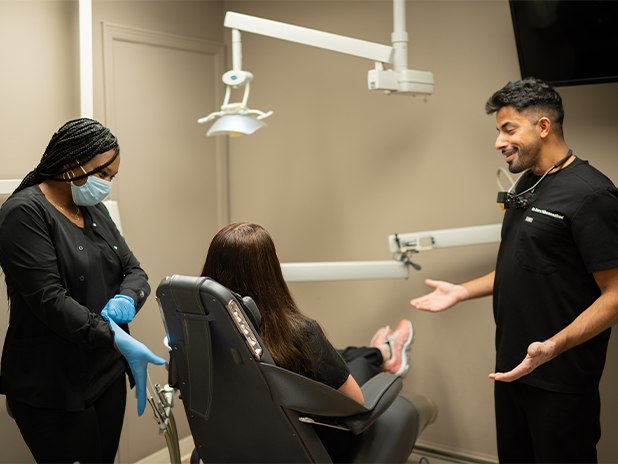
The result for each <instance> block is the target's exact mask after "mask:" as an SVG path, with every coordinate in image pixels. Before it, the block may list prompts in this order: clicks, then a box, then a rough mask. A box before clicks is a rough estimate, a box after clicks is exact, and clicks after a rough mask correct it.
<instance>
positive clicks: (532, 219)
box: [526, 216, 534, 222]
mask: <svg viewBox="0 0 618 464" xmlns="http://www.w3.org/2000/svg"><path fill="white" fill-rule="evenodd" d="M532 221H534V218H532V217H530V216H526V222H532Z"/></svg>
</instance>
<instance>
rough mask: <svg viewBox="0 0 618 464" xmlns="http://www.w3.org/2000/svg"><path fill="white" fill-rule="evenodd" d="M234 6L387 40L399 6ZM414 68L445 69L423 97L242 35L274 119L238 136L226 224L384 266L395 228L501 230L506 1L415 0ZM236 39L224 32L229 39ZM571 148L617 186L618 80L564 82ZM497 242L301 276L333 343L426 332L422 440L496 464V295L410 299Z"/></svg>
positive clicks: (419, 354) (421, 363) (409, 382)
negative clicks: (393, 275)
mask: <svg viewBox="0 0 618 464" xmlns="http://www.w3.org/2000/svg"><path fill="white" fill-rule="evenodd" d="M225 6H226V9H228V10H233V11H238V12H241V13H247V14H252V15H255V16H262V17H267V18H270V19H274V20H280V21H284V22H289V23H292V24H299V25H302V26H306V27H312V28H317V29H322V30H326V31H329V32H336V33H340V34H344V35H349V36H352V37H357V38H361V39H366V40H371V41H375V42H380V43H389V41H390V33H391V31H392V9H391V2H389V1H307V2H303V1H288V2H280V1H271V2H261V1H260V2H256V1H245V2H241V1H226V3H225ZM407 26H408V32H409V34H410V43H409V64H410V67H411V68H413V69H420V70H430V71H433V72H434V74H435V80H436V88H435V93H434V95H433V96H431V97H429V98H428V99H427V100H426V101H424V99H422V98H411V97H404V96H385V95H382V94H380V93H374V92H371V91H368V90H366V72H367V70H368V69H369V68H370V67H371V66H372V63H370V62H367V61H365V60H362V59H357V58H354V57H348V56H344V55H339V54H335V53H331V52H327V51H324V50H318V49H312V48H309V47H305V46H302V45H297V44H292V43H287V42H282V41H278V40H274V39H269V38H266V37H258V36H254V35H250V34H243V54H244V68H245V69H247V70H249V71H251V72H253V74H254V80H253V83H252V96H251V99H250V106H251V107H255V108H258V109H261V110H269V109H272V110H274V111H275V113H274V115H273V116H272V117H271V118H270V119H268V120H267V122H268V124H269V127H267V128H265V129H263V130H261V131H260V132H258V133H256V134H254V135H253V136H251V137H250V138H249V137H248V138H243V139H233V140H230V166H231V168H230V172H231V179H230V182H231V184H230V185H231V188H230V192H231V193H230V199H231V203H230V204H231V218H232V220H251V221H256V222H259V223H261V224H263V225H264V226H266V227H267V228H268V229H269V230H270V231H271V232H272V234H273V235H274V238H275V241H276V243H277V245H278V250H279V254H280V257H281V259H282V260H284V261H322V260H325V261H330V260H357V259H360V260H365V259H367V260H372V259H377V260H380V259H389V257H390V255H389V253H388V248H387V243H386V237H387V235H388V234H390V233H393V232H412V231H417V230H418V231H420V230H431V229H440V228H448V227H460V226H472V225H480V224H489V223H496V222H499V221H500V220H501V215H502V213H501V212H500V210H499V209H498V207H497V206H496V203H495V198H496V192H497V186H496V181H495V175H496V170H497V169H498V168H499V167H502V166H503V161H502V158H501V156H499V155H498V154H497V152H496V151H495V150H494V149H493V143H494V139H495V134H496V130H495V121H494V118H493V116H486V115H485V114H484V103H485V101H486V99H487V98H488V97H489V96H490V95H491V93H492V92H493V91H494V90H496V89H497V88H499V87H501V86H502V85H503V84H505V83H506V82H507V81H508V80H511V79H516V78H518V77H519V70H518V64H517V56H516V50H515V43H514V38H513V32H512V27H511V22H510V14H509V8H508V3H507V2H506V1H409V2H407ZM228 39H229V38H228ZM561 92H562V94H563V95H564V99H565V105H566V109H567V119H566V127H565V130H566V135H567V140H568V141H569V143H570V144H571V146H572V147H573V148H574V150H575V151H576V152H577V153H579V154H581V155H582V156H583V157H585V158H589V159H590V160H591V161H592V162H593V163H594V164H596V165H598V166H599V167H601V168H603V169H605V170H606V172H607V173H608V175H610V176H612V177H613V178H614V179H618V161H617V160H616V159H615V156H614V155H615V149H614V147H615V146H616V143H617V142H618V135H617V133H616V130H615V128H616V125H617V122H618V120H617V119H618V118H617V116H616V114H615V112H614V111H613V109H614V108H615V107H616V103H618V101H617V100H618V85H617V84H605V85H596V86H585V87H573V88H565V89H562V90H561ZM496 250H497V246H494V245H486V246H479V247H470V248H467V249H466V248H459V249H443V250H435V251H431V252H424V253H421V254H420V255H418V257H417V261H418V262H419V263H420V264H421V265H422V266H423V269H422V271H420V272H415V271H411V272H412V273H411V275H410V278H409V280H407V281H367V282H362V281H361V282H343V283H342V282H328V283H303V284H300V283H299V284H294V285H292V290H293V292H294V295H295V296H296V298H297V299H298V301H299V302H300V304H301V307H302V308H303V309H304V310H305V311H306V312H308V313H309V314H311V315H312V316H314V317H316V318H317V319H318V320H320V321H321V322H322V323H323V325H324V326H325V328H326V329H327V331H328V334H329V335H330V336H331V338H332V339H333V340H334V341H335V342H336V344H337V345H339V346H345V345H349V344H366V343H368V341H369V340H370V337H371V335H372V334H373V332H374V331H375V329H376V328H377V327H378V326H379V325H384V324H386V323H389V324H391V325H392V324H396V323H397V321H398V320H399V319H400V318H402V317H410V318H412V319H413V321H414V324H415V327H416V332H417V339H416V343H415V344H414V346H413V350H412V354H411V357H412V369H411V372H410V375H409V376H408V378H407V379H406V382H405V389H406V390H408V391H417V392H419V393H424V394H426V395H428V396H429V397H431V398H432V399H433V400H434V401H435V402H436V403H437V404H438V406H439V409H440V415H439V418H438V421H437V422H436V423H435V424H434V425H432V426H431V427H429V428H428V429H427V431H426V432H425V433H424V434H423V436H422V439H421V441H422V442H423V443H424V444H428V445H432V446H437V447H441V448H445V449H451V450H455V451H458V452H466V453H470V454H477V455H480V456H484V457H489V458H495V452H496V449H495V437H494V434H495V427H494V422H493V421H494V415H493V405H492V402H493V400H492V388H493V387H492V383H491V382H490V381H489V380H488V379H487V374H488V373H490V372H492V369H493V362H494V348H493V336H494V323H493V318H492V314H491V300H490V299H489V298H486V299H483V300H479V301H473V302H466V303H464V304H462V305H460V307H458V308H457V309H454V310H452V311H451V312H447V313H443V314H437V315H429V314H424V313H420V312H418V311H414V310H412V309H411V308H410V306H409V305H408V301H409V299H410V298H411V297H413V296H416V295H420V294H422V293H423V292H424V291H425V288H424V286H423V280H424V278H427V277H432V278H440V279H445V280H452V281H456V282H457V281H462V280H465V279H468V278H471V277H474V276H477V275H480V274H482V273H485V272H487V271H490V270H492V268H493V265H494V262H495V254H496ZM617 357H618V348H616V343H615V342H614V343H613V344H612V347H611V349H610V354H609V360H608V369H607V373H606V377H605V379H604V383H603V391H604V410H603V425H604V436H603V439H602V442H601V444H600V447H599V449H600V456H601V458H602V459H603V460H605V461H614V462H615V461H617V460H618V447H617V446H616V445H615V443H614V442H613V440H612V438H611V437H613V435H615V433H616V431H618V421H616V419H615V418H614V417H615V412H616V400H615V397H616V395H615V394H614V393H613V391H615V385H616V384H617V383H618V373H617V372H616V369H615V368H613V366H612V365H613V364H615V360H616V359H617Z"/></svg>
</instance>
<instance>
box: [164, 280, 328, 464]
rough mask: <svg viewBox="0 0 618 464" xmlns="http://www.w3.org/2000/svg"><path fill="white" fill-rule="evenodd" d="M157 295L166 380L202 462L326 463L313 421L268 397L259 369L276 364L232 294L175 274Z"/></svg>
mask: <svg viewBox="0 0 618 464" xmlns="http://www.w3.org/2000/svg"><path fill="white" fill-rule="evenodd" d="M157 299H158V301H159V305H160V308H161V310H162V314H163V318H164V321H165V325H166V330H167V336H168V340H169V345H170V347H171V351H170V385H172V386H174V387H176V388H178V389H179V390H180V394H181V398H182V402H183V405H184V408H185V411H186V415H187V419H188V422H189V426H190V428H191V434H192V435H193V439H194V441H195V447H196V450H197V453H198V454H199V456H200V458H201V460H202V461H203V462H329V461H330V458H329V455H328V453H327V452H326V450H325V449H324V446H323V445H322V443H321V441H320V440H319V438H318V437H317V435H316V433H315V431H314V429H313V427H312V426H311V425H309V424H304V423H302V422H300V421H299V420H298V417H299V415H298V414H297V413H295V412H294V411H291V410H289V409H287V408H282V407H280V406H278V405H277V403H276V401H273V395H272V393H271V390H270V388H269V386H268V382H267V379H266V378H265V375H264V372H263V368H266V369H267V370H268V369H269V368H270V370H272V369H275V370H276V369H278V368H276V367H275V366H273V364H274V363H273V362H272V359H271V358H270V355H269V354H268V352H267V351H266V350H265V348H264V345H263V343H262V341H261V340H260V338H259V336H258V335H257V331H256V330H255V327H254V326H253V324H252V322H251V319H249V317H247V314H246V313H245V311H244V310H243V308H242V306H241V304H239V301H238V300H237V299H236V298H235V297H234V295H233V294H232V292H230V291H229V290H228V289H227V288H225V287H223V286H222V285H220V284H218V283H217V282H215V281H214V280H212V279H209V278H206V277H188V276H180V275H174V276H171V277H167V278H165V279H164V280H163V281H162V282H161V283H160V285H159V287H158V288H157ZM316 383H317V382H316Z"/></svg>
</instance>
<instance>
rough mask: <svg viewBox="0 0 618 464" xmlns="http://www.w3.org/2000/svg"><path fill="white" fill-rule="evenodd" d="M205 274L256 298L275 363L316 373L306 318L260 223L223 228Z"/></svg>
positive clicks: (262, 330)
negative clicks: (294, 297) (286, 281)
mask: <svg viewBox="0 0 618 464" xmlns="http://www.w3.org/2000/svg"><path fill="white" fill-rule="evenodd" d="M202 276H206V277H210V278H212V279H214V280H216V281H217V282H219V283H220V284H221V285H223V286H225V287H227V288H229V289H230V290H232V291H234V292H236V293H238V294H240V295H242V296H250V297H251V298H253V300H254V301H255V303H256V304H257V306H258V308H259V309H260V312H261V315H262V322H261V326H260V337H261V338H262V340H263V341H264V343H265V344H266V347H267V348H268V351H269V352H270V354H271V356H272V357H273V359H274V360H275V362H276V363H277V365H279V366H281V367H284V368H286V369H289V370H292V371H295V372H298V373H301V374H304V373H307V372H310V371H313V370H314V368H313V365H314V361H313V360H312V359H311V358H310V356H309V354H308V353H309V352H310V351H309V350H308V346H307V343H308V342H307V326H308V321H309V319H308V318H306V317H305V316H304V315H303V314H302V313H301V312H300V311H299V309H298V307H297V306H296V303H295V302H294V299H293V298H292V295H291V293H290V290H289V289H288V286H287V284H286V283H285V280H284V279H283V274H282V272H281V263H280V262H279V258H278V257H277V252H276V250H275V244H274V243H273V240H272V238H271V237H270V235H269V233H268V232H267V231H266V230H265V229H264V228H263V227H262V226H260V225H258V224H251V223H234V224H230V225H228V226H226V227H224V228H223V229H221V230H220V231H219V232H217V234H216V235H215V236H214V238H213V239H212V242H211V243H210V247H209V248H208V255H207V256H206V262H205V263H204V268H203V269H202Z"/></svg>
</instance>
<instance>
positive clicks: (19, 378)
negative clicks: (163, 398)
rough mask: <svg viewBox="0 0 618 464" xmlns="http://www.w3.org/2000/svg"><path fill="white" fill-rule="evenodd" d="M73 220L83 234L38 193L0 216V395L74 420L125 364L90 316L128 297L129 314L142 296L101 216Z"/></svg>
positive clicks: (12, 203)
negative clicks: (6, 313)
mask: <svg viewBox="0 0 618 464" xmlns="http://www.w3.org/2000/svg"><path fill="white" fill-rule="evenodd" d="M81 211H82V214H83V216H84V220H85V227H84V228H83V229H81V228H79V227H77V226H76V225H75V224H74V223H72V222H71V221H70V220H69V219H67V218H66V217H65V216H64V215H62V214H61V213H60V212H59V211H58V210H57V209H56V208H55V207H53V206H52V205H51V204H50V203H49V202H48V201H47V200H46V198H45V196H44V195H43V193H42V192H41V190H40V188H39V187H38V186H32V187H28V188H26V189H24V190H22V191H20V192H18V193H16V194H14V195H12V196H11V197H10V198H9V199H8V200H7V201H6V202H5V203H4V204H3V205H2V208H1V209H0V264H1V265H2V269H3V271H4V274H5V279H6V283H7V290H8V294H9V299H10V320H9V327H8V330H7V334H6V338H5V343H4V349H3V353H2V363H1V366H0V393H3V394H6V395H7V396H11V398H13V399H15V400H19V401H23V402H25V403H27V404H29V405H31V406H35V407H43V408H53V409H62V410H69V411H79V410H83V409H84V408H85V407H87V406H88V404H89V402H90V401H92V400H94V399H95V398H96V397H97V396H98V395H99V394H100V393H101V392H102V391H103V390H104V389H105V388H106V387H107V386H108V385H109V384H110V383H111V382H113V381H114V380H115V379H116V378H117V377H118V375H121V374H122V372H123V371H125V369H126V367H125V363H124V361H123V358H122V357H121V356H120V355H119V354H118V352H117V350H116V349H115V348H114V336H113V332H112V331H111V328H110V325H109V324H108V323H107V322H106V321H105V320H104V319H103V318H102V317H100V312H101V310H102V309H103V307H104V306H105V304H106V303H107V301H108V300H109V299H110V298H112V297H113V296H114V295H116V294H124V295H128V296H130V297H132V298H133V300H134V301H135V303H136V306H137V309H138V310H139V309H140V308H141V307H142V305H143V304H144V302H145V300H146V298H147V296H148V295H149V293H150V287H149V285H148V281H147V279H148V277H147V275H146V273H145V272H144V271H143V270H142V269H141V267H140V264H139V262H138V261H137V259H136V258H135V257H134V255H133V253H132V252H131V250H130V249H129V248H128V246H127V244H126V242H125V241H124V239H123V238H122V236H121V235H120V233H119V232H118V229H117V228H116V226H115V224H114V222H113V221H112V219H111V217H110V216H109V212H108V211H107V208H106V207H105V206H104V205H102V204H100V203H99V204H97V205H95V206H92V207H81ZM123 328H125V329H127V327H126V326H124V327H123Z"/></svg>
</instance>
